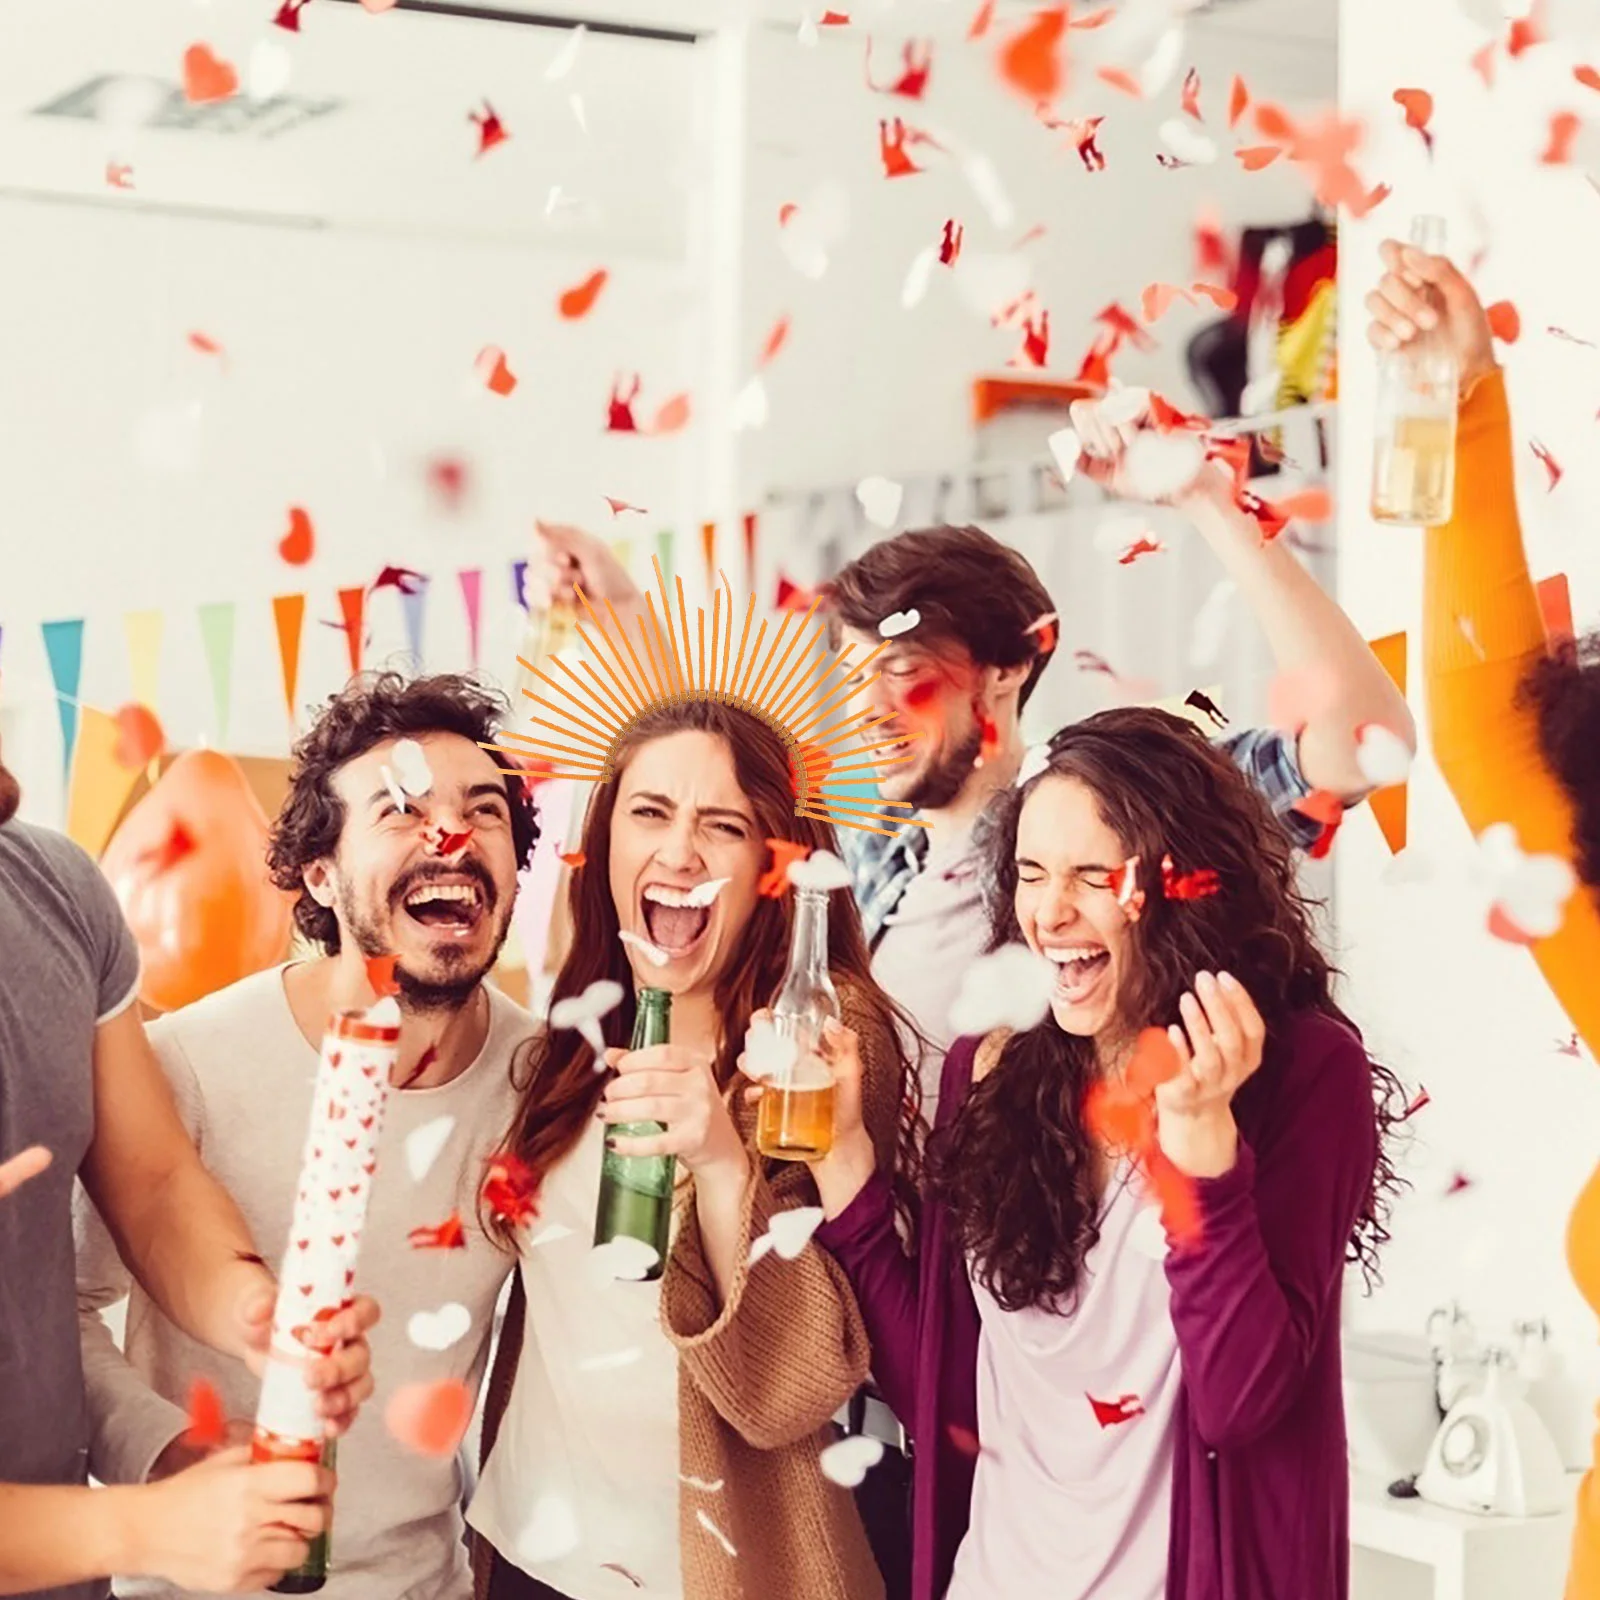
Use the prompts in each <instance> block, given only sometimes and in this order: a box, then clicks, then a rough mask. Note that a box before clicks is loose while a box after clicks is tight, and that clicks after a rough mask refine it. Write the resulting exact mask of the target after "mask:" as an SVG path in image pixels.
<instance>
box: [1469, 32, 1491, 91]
mask: <svg viewBox="0 0 1600 1600" xmlns="http://www.w3.org/2000/svg"><path fill="white" fill-rule="evenodd" d="M1472 70H1473V71H1474V72H1476V73H1477V74H1478V76H1479V77H1480V78H1482V79H1483V86H1484V88H1485V89H1492V88H1494V40H1493V39H1491V40H1490V41H1489V42H1488V43H1487V44H1486V45H1484V46H1483V47H1482V49H1480V50H1475V51H1474V52H1473V54H1472Z"/></svg>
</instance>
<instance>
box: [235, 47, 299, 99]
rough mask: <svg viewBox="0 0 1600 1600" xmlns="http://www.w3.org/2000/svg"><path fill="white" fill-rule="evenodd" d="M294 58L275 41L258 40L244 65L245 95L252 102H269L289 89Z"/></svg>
mask: <svg viewBox="0 0 1600 1600" xmlns="http://www.w3.org/2000/svg"><path fill="white" fill-rule="evenodd" d="M293 72H294V58H293V57H292V56H290V54H289V52H288V51H287V50H285V49H284V47H283V46H282V45H281V44H279V43H278V42H277V40H275V39H258V40H257V41H256V42H255V44H254V45H253V46H252V47H251V50H250V59H249V61H248V62H247V63H246V64H245V71H244V87H245V93H246V94H247V95H249V96H250V98H251V99H252V100H271V99H274V98H275V97H276V96H278V95H280V94H282V93H283V91H284V90H285V89H287V88H288V87H289V79H290V77H291V76H292V74H293Z"/></svg>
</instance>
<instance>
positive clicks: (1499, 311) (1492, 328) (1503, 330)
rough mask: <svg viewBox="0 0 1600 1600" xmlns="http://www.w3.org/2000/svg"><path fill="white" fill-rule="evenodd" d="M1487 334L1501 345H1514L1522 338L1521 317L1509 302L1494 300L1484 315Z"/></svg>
mask: <svg viewBox="0 0 1600 1600" xmlns="http://www.w3.org/2000/svg"><path fill="white" fill-rule="evenodd" d="M1484 315H1485V316H1487V317H1488V319H1489V332H1490V333H1492V334H1493V335H1494V336H1495V338H1497V339H1498V340H1499V341H1500V342H1501V343H1502V344H1515V343H1516V342H1517V340H1518V339H1519V338H1521V337H1522V317H1521V316H1520V315H1519V314H1518V311H1517V308H1516V307H1515V306H1514V305H1512V303H1511V302H1510V301H1509V300H1496V301H1495V303H1494V304H1493V305H1492V306H1490V307H1489V309H1488V310H1487V311H1486V312H1485V313H1484Z"/></svg>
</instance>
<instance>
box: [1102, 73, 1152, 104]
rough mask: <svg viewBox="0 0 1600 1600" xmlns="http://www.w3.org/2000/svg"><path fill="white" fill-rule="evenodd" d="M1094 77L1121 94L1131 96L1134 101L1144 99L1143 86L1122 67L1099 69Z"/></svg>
mask: <svg viewBox="0 0 1600 1600" xmlns="http://www.w3.org/2000/svg"><path fill="white" fill-rule="evenodd" d="M1095 76H1096V77H1097V78H1098V79H1099V80H1100V81H1101V82H1102V83H1103V84H1106V85H1107V86H1108V87H1110V88H1112V89H1117V90H1120V91H1121V92H1122V93H1123V94H1126V95H1132V96H1133V98H1134V99H1135V100H1143V99H1144V85H1143V84H1142V83H1140V82H1139V80H1138V79H1137V78H1136V77H1134V75H1133V74H1132V73H1131V72H1129V71H1127V70H1126V69H1125V68H1123V67H1101V68H1099V69H1098V70H1097V71H1096V73H1095Z"/></svg>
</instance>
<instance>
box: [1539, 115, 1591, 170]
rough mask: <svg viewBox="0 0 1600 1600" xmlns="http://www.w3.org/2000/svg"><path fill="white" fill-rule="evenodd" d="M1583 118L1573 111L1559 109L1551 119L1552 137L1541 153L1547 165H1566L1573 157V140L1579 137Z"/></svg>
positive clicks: (1541, 160)
mask: <svg viewBox="0 0 1600 1600" xmlns="http://www.w3.org/2000/svg"><path fill="white" fill-rule="evenodd" d="M1582 126H1583V119H1582V118H1581V117H1579V116H1578V115H1577V114H1576V113H1575V112H1572V111H1558V112H1556V114H1555V115H1554V116H1553V117H1551V119H1550V139H1549V142H1548V143H1547V144H1546V145H1545V147H1544V152H1543V154H1541V155H1540V157H1539V160H1540V162H1541V163H1542V164H1543V165H1545V166H1547V167H1560V166H1565V165H1566V163H1567V162H1568V161H1570V160H1571V159H1572V142H1573V140H1574V139H1576V138H1577V137H1578V130H1579V129H1580V128H1581V127H1582Z"/></svg>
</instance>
